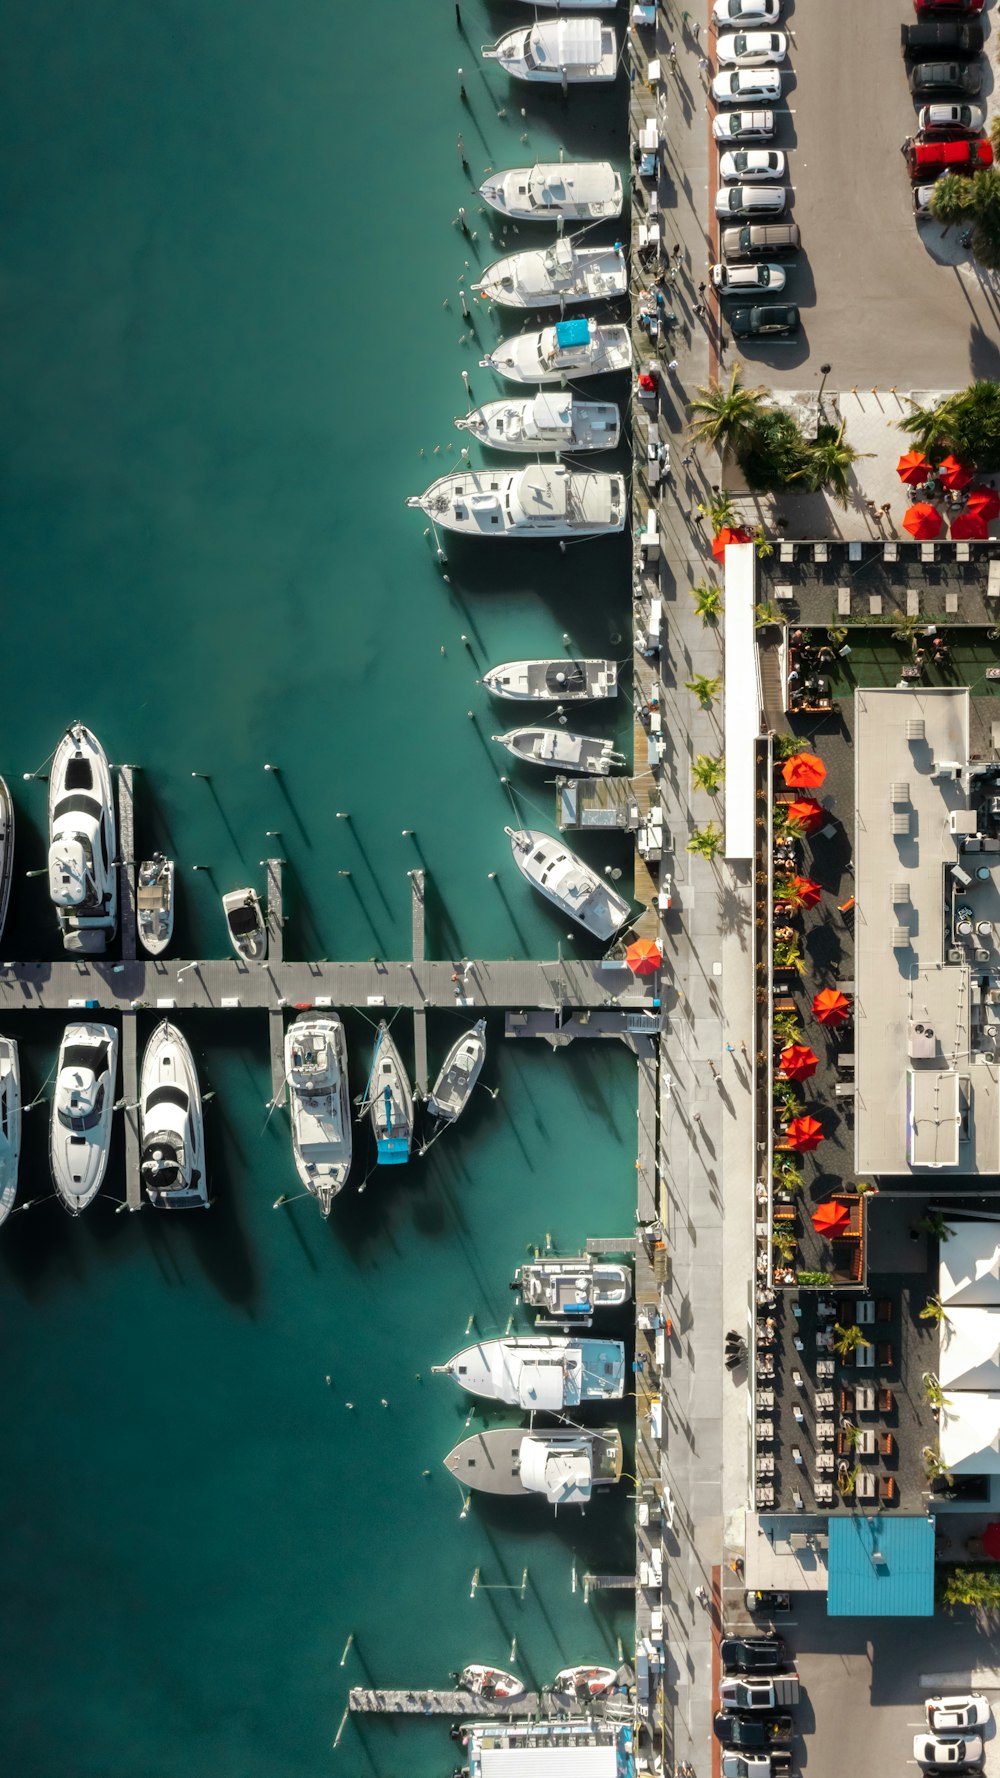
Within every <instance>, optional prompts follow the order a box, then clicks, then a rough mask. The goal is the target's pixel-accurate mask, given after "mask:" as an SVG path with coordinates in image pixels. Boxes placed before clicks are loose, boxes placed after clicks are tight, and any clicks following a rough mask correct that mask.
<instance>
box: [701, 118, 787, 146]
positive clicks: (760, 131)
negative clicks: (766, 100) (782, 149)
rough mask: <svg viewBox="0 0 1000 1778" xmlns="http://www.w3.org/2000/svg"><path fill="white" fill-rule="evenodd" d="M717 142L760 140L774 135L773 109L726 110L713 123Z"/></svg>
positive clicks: (713, 131) (713, 132)
mask: <svg viewBox="0 0 1000 1778" xmlns="http://www.w3.org/2000/svg"><path fill="white" fill-rule="evenodd" d="M712 135H713V136H714V137H715V140H716V141H717V142H752V141H754V140H755V139H756V140H757V141H758V142H763V141H766V139H767V137H768V136H773V135H774V112H773V111H724V112H723V114H722V116H721V117H717V118H715V120H714V121H713V124H712Z"/></svg>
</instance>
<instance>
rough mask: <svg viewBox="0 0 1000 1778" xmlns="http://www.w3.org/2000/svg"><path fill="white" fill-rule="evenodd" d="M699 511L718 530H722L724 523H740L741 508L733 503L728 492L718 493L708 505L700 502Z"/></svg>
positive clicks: (732, 524) (731, 524) (713, 528)
mask: <svg viewBox="0 0 1000 1778" xmlns="http://www.w3.org/2000/svg"><path fill="white" fill-rule="evenodd" d="M698 511H699V512H700V513H701V515H702V518H705V519H707V520H708V522H709V524H710V525H711V527H712V530H713V531H716V532H718V531H721V530H722V527H723V525H730V526H734V525H737V524H738V523H739V518H740V515H739V510H738V508H737V507H735V506H734V505H733V502H732V500H731V499H730V497H729V495H728V494H716V496H715V498H714V499H713V500H710V501H709V502H708V504H707V506H706V505H704V504H701V503H699V506H698Z"/></svg>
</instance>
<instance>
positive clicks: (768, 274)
mask: <svg viewBox="0 0 1000 1778" xmlns="http://www.w3.org/2000/svg"><path fill="white" fill-rule="evenodd" d="M712 283H713V284H714V285H715V288H716V290H717V291H718V292H719V295H720V296H742V295H743V294H744V293H745V292H746V291H747V290H784V288H785V269H784V266H780V265H714V266H713V267H712ZM756 1609H757V1610H759V1611H766V1609H767V1607H766V1606H763V1605H762V1606H758V1607H756Z"/></svg>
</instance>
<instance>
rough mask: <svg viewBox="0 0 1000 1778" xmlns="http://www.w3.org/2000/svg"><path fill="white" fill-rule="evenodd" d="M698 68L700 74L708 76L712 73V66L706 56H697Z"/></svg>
mask: <svg viewBox="0 0 1000 1778" xmlns="http://www.w3.org/2000/svg"><path fill="white" fill-rule="evenodd" d="M698 67H699V69H700V70H701V72H702V74H710V73H711V71H712V64H711V62H710V61H709V59H708V57H707V56H699V57H698Z"/></svg>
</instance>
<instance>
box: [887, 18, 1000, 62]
mask: <svg viewBox="0 0 1000 1778" xmlns="http://www.w3.org/2000/svg"><path fill="white" fill-rule="evenodd" d="M900 38H901V42H902V45H903V54H904V56H924V55H928V56H934V55H937V56H948V57H949V58H952V57H953V58H954V59H955V60H956V61H962V60H964V59H968V58H970V57H972V56H978V55H979V53H980V51H981V49H982V47H983V27H982V25H981V24H979V23H978V22H977V21H974V22H972V23H968V24H965V23H962V22H961V21H960V20H958V19H943V20H941V21H939V22H935V23H933V24H932V23H930V22H928V23H927V24H924V25H901V26H900Z"/></svg>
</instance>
